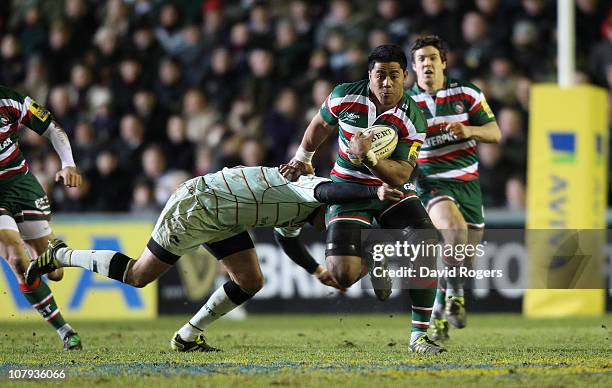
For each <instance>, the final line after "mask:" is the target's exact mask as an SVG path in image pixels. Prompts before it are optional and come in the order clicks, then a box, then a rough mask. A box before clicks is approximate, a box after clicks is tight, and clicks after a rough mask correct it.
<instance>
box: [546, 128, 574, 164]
mask: <svg viewBox="0 0 612 388" xmlns="http://www.w3.org/2000/svg"><path fill="white" fill-rule="evenodd" d="M548 136H549V139H550V148H551V150H552V162H553V163H575V162H576V134H575V133H567V132H563V133H562V132H550V133H549V134H548Z"/></svg>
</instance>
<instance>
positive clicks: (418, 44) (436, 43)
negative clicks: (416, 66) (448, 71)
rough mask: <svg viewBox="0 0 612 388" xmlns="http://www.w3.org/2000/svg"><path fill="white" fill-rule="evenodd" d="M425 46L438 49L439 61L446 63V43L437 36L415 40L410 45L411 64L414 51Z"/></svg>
mask: <svg viewBox="0 0 612 388" xmlns="http://www.w3.org/2000/svg"><path fill="white" fill-rule="evenodd" d="M427 46H433V47H435V48H436V49H438V52H439V53H440V59H441V60H442V62H446V53H447V52H448V48H447V45H446V42H445V41H443V40H442V39H441V38H440V37H439V36H438V35H427V36H423V37H421V38H417V40H415V41H414V43H413V44H412V47H411V48H410V56H411V57H412V62H413V63H414V53H415V51H417V50H418V49H422V48H423V47H427Z"/></svg>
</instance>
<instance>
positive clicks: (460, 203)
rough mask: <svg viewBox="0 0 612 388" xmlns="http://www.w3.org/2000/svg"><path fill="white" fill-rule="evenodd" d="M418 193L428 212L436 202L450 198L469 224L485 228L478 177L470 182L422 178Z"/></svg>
mask: <svg viewBox="0 0 612 388" xmlns="http://www.w3.org/2000/svg"><path fill="white" fill-rule="evenodd" d="M417 193H418V195H419V198H421V201H422V202H423V206H425V209H427V211H428V212H429V209H430V208H431V206H432V205H433V204H435V203H436V202H439V201H443V200H445V199H446V200H449V199H450V200H451V201H453V202H454V203H455V204H456V205H457V208H459V211H460V212H461V214H462V215H463V218H464V219H465V222H466V223H467V224H468V225H469V226H471V227H474V228H484V226H485V221H484V207H483V206H482V193H481V191H480V180H479V179H478V178H477V179H473V180H471V181H468V182H454V181H443V180H437V179H436V180H434V179H420V180H418V181H417Z"/></svg>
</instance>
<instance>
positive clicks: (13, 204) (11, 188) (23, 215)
mask: <svg viewBox="0 0 612 388" xmlns="http://www.w3.org/2000/svg"><path fill="white" fill-rule="evenodd" d="M0 210H3V211H4V212H7V213H9V214H10V215H11V216H12V217H13V218H14V219H15V221H16V222H18V223H19V222H24V221H49V218H50V216H51V205H50V204H49V198H47V194H46V193H45V190H43V188H42V186H41V185H40V183H38V180H37V179H36V177H35V176H34V175H32V173H31V172H29V171H28V172H27V173H26V174H24V175H20V176H18V177H12V178H11V179H10V181H9V182H0Z"/></svg>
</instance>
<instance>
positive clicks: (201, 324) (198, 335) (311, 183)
mask: <svg viewBox="0 0 612 388" xmlns="http://www.w3.org/2000/svg"><path fill="white" fill-rule="evenodd" d="M310 172H312V170H311V171H310ZM401 196H402V193H401V192H400V191H398V190H394V189H391V188H388V187H384V186H371V187H368V186H363V185H359V184H355V183H332V182H330V180H329V179H326V178H320V177H316V176H314V175H312V174H310V175H303V176H301V177H300V179H299V180H297V181H296V182H289V181H287V179H285V178H284V177H283V176H282V175H281V174H280V172H279V171H278V169H277V168H268V167H236V168H225V169H223V170H222V171H219V172H217V173H213V174H207V175H205V176H201V177H197V178H194V179H191V180H189V181H187V182H185V183H184V184H182V185H181V186H180V187H179V188H178V189H177V190H176V191H175V192H174V194H173V195H172V196H171V197H170V199H169V200H168V202H167V203H166V206H165V208H164V210H163V211H162V213H161V214H160V216H159V218H158V220H157V223H156V225H155V227H154V229H153V232H152V234H151V239H150V240H149V242H148V243H147V246H146V248H145V249H144V251H143V253H142V254H141V255H140V258H139V259H138V260H132V259H131V258H129V257H128V256H126V255H124V254H122V253H120V252H115V251H106V250H72V249H70V248H68V247H67V246H66V244H64V243H63V242H62V241H60V240H53V241H52V243H51V246H50V248H49V249H48V250H47V252H45V254H43V255H41V256H39V258H38V259H37V260H36V261H34V262H32V264H31V265H30V267H29V268H28V272H27V276H26V279H27V280H28V281H29V280H30V279H36V278H37V277H38V275H39V274H41V273H46V272H49V271H52V270H55V269H56V268H60V267H82V268H85V269H88V270H91V271H94V272H96V273H98V274H100V275H104V276H107V277H109V278H111V279H115V280H118V281H120V282H123V283H126V284H130V285H132V286H135V287H144V286H145V285H147V284H149V283H150V282H152V281H154V280H155V279H157V278H158V277H159V276H161V275H162V274H163V273H164V272H166V271H167V270H168V269H170V267H172V266H173V265H174V264H175V263H176V262H177V261H178V259H179V258H180V257H181V256H182V255H183V254H185V253H186V252H188V251H189V250H191V249H194V248H195V247H197V246H199V245H204V246H205V247H206V248H207V249H208V250H210V251H211V252H212V253H213V254H214V255H215V256H216V257H217V258H218V259H219V260H220V261H221V262H222V263H223V265H224V267H225V268H226V269H227V271H228V273H229V276H230V280H229V281H228V282H227V283H225V284H224V285H223V286H222V287H219V288H218V289H217V290H216V291H215V292H214V293H213V294H212V295H211V297H210V298H209V299H208V301H207V302H206V304H205V305H204V307H202V309H201V310H200V311H199V312H198V313H197V314H196V315H195V316H194V317H193V318H192V319H190V320H189V322H188V323H186V324H185V325H184V326H183V327H182V328H181V329H180V330H179V331H178V332H177V333H176V334H175V335H174V337H173V338H172V341H171V344H172V347H173V349H175V350H178V351H196V350H197V351H211V350H216V349H214V348H211V347H210V346H208V345H207V344H206V341H205V339H204V336H203V335H202V332H203V330H204V329H205V328H206V327H208V325H210V324H211V323H212V322H214V321H215V320H217V319H218V318H220V317H221V316H223V315H225V314H227V313H228V312H229V311H231V310H233V309H234V308H236V307H237V306H239V305H241V304H242V303H244V302H246V301H247V300H249V299H250V298H252V297H253V296H254V295H255V293H257V292H258V291H259V290H260V289H261V288H262V287H263V282H264V280H263V275H262V273H261V269H260V267H259V262H258V260H257V254H256V252H255V246H254V244H253V241H252V240H251V237H250V236H249V234H248V233H247V231H246V228H247V227H258V226H276V227H279V228H278V229H277V232H278V233H279V234H280V235H282V237H283V239H284V241H282V246H283V249H284V250H285V251H286V252H287V253H288V254H289V256H290V257H291V258H292V259H294V261H296V262H297V263H298V264H299V265H301V266H302V267H303V268H305V269H306V270H308V271H309V272H314V273H316V274H317V277H318V278H319V280H320V281H321V282H322V283H323V284H326V285H328V286H332V287H335V288H338V289H342V287H340V286H339V285H338V284H337V283H336V281H335V280H334V278H333V277H332V276H331V274H330V273H329V272H327V271H325V270H324V269H323V268H322V267H321V268H319V267H320V266H318V265H316V263H313V262H312V261H313V259H312V257H310V256H309V255H308V256H306V255H299V253H298V256H300V257H297V260H296V255H295V252H296V247H295V245H296V244H297V243H298V241H297V237H298V236H299V234H300V231H301V228H302V226H303V225H304V224H305V223H306V222H313V221H315V220H316V219H317V218H318V219H319V222H320V223H321V224H322V223H323V217H322V214H323V212H324V210H325V206H324V203H344V202H349V201H358V200H377V201H379V202H380V201H383V200H384V201H399V199H400V198H401ZM288 240H292V241H288ZM291 246H293V248H291ZM288 247H289V248H288ZM292 252H293V253H292ZM313 269H314V271H313Z"/></svg>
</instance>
